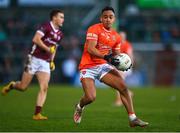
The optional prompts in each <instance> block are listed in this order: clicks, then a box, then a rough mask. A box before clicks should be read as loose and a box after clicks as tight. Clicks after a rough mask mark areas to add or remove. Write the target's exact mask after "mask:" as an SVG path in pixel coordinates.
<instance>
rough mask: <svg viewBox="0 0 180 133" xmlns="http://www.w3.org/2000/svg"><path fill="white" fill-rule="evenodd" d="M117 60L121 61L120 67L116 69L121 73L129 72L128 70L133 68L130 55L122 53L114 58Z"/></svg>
mask: <svg viewBox="0 0 180 133" xmlns="http://www.w3.org/2000/svg"><path fill="white" fill-rule="evenodd" d="M114 58H115V59H117V60H119V62H120V63H119V65H118V66H116V68H117V69H118V70H120V71H127V70H128V69H130V68H131V66H132V61H131V58H130V57H129V55H127V54H125V53H121V54H119V55H116V56H115V57H114Z"/></svg>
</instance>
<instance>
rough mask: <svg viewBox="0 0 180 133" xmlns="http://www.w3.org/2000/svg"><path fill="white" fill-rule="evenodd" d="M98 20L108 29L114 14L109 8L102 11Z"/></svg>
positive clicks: (113, 19)
mask: <svg viewBox="0 0 180 133" xmlns="http://www.w3.org/2000/svg"><path fill="white" fill-rule="evenodd" d="M100 20H101V22H102V23H103V25H104V27H105V28H106V29H110V28H111V27H112V24H113V23H114V21H115V14H114V13H113V11H111V10H108V11H104V12H103V13H102V15H101V18H100Z"/></svg>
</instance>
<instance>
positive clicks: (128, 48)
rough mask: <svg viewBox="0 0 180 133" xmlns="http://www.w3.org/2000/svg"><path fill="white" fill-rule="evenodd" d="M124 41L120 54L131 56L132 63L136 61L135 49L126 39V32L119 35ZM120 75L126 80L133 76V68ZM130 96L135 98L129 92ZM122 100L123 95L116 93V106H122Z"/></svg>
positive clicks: (121, 72)
mask: <svg viewBox="0 0 180 133" xmlns="http://www.w3.org/2000/svg"><path fill="white" fill-rule="evenodd" d="M119 34H120V36H121V38H122V41H121V46H120V52H121V53H126V54H128V55H129V57H130V58H131V60H132V62H133V61H134V57H133V47H132V45H131V43H130V42H129V41H127V37H126V33H125V32H120V33H119ZM119 72H120V74H121V75H122V78H123V79H124V80H125V79H126V77H127V76H129V75H131V73H132V68H131V69H129V70H128V71H124V72H123V71H119ZM129 94H130V95H131V96H133V92H132V91H130V90H129ZM122 105H123V103H122V100H121V95H120V93H119V92H118V91H117V93H116V100H115V106H122Z"/></svg>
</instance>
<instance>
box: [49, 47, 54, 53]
mask: <svg viewBox="0 0 180 133" xmlns="http://www.w3.org/2000/svg"><path fill="white" fill-rule="evenodd" d="M55 51H56V47H55V46H51V47H50V48H49V52H50V53H51V54H54V53H55Z"/></svg>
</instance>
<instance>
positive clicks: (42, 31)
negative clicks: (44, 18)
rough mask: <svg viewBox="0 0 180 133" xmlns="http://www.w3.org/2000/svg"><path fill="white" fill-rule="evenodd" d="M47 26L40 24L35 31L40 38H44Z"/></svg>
mask: <svg viewBox="0 0 180 133" xmlns="http://www.w3.org/2000/svg"><path fill="white" fill-rule="evenodd" d="M47 27H48V26H47V25H46V24H42V25H40V26H39V28H38V29H37V32H38V33H40V34H41V35H42V36H44V35H45V34H46V32H47V29H48V28H47Z"/></svg>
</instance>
